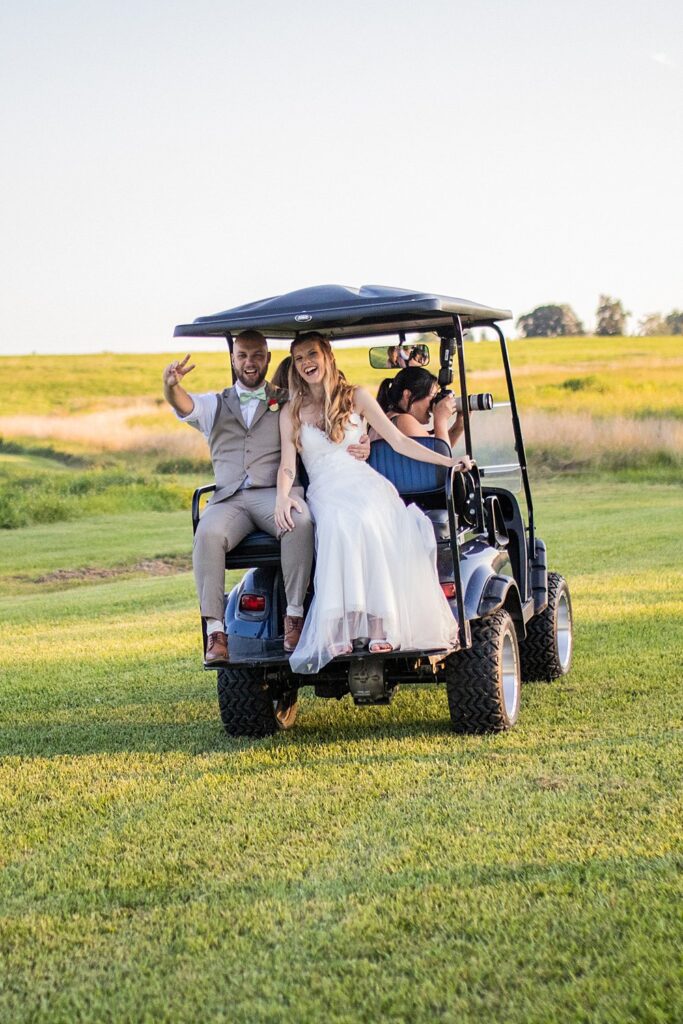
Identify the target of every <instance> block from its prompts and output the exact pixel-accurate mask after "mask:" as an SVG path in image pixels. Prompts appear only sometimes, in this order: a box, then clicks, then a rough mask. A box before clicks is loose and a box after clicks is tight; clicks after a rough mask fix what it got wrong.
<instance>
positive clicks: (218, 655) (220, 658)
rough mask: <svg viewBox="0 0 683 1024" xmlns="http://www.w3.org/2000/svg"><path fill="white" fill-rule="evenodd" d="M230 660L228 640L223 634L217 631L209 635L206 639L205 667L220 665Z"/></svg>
mask: <svg viewBox="0 0 683 1024" xmlns="http://www.w3.org/2000/svg"><path fill="white" fill-rule="evenodd" d="M229 660H230V658H229V655H228V638H227V636H226V635H225V633H221V632H219V631H218V630H217V631H216V632H215V633H209V635H208V636H207V638H206V654H205V655H204V664H205V665H222V664H223V663H224V662H226V663H227V662H228V661H229Z"/></svg>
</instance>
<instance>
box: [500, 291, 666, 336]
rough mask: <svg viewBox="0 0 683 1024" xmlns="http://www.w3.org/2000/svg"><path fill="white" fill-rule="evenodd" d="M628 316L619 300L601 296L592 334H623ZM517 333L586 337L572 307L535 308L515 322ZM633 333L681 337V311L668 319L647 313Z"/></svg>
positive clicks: (523, 334)
mask: <svg viewBox="0 0 683 1024" xmlns="http://www.w3.org/2000/svg"><path fill="white" fill-rule="evenodd" d="M630 315H631V314H630V313H629V312H628V311H627V310H625V309H624V306H623V303H622V302H621V300H620V299H613V298H612V297H611V296H610V295H601V296H600V299H599V301H598V308H597V309H596V311H595V330H594V332H593V333H594V334H599V335H603V336H609V335H620V334H626V320H627V319H628V317H630ZM517 330H518V331H519V332H520V334H521V336H522V337H523V338H559V337H570V336H572V335H574V336H576V335H581V334H586V331H585V329H584V326H583V323H582V322H581V320H579V318H578V316H577V315H576V313H575V312H574V310H573V309H572V307H571V306H568V305H567V304H563V305H554V304H551V305H547V306H537V307H536V309H532V310H531V312H530V313H524V314H523V315H522V316H520V318H519V319H518V320H517ZM636 334H639V335H641V336H642V337H654V336H656V335H661V334H683V311H681V310H678V309H674V310H672V311H671V313H669V315H668V316H662V314H661V313H648V314H647V315H646V316H644V317H643V318H642V320H640V321H639V322H638V328H637V331H636Z"/></svg>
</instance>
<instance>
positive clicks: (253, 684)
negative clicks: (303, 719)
mask: <svg viewBox="0 0 683 1024" xmlns="http://www.w3.org/2000/svg"><path fill="white" fill-rule="evenodd" d="M297 697H298V692H297V689H296V687H292V688H291V689H288V690H284V691H282V692H280V693H279V694H278V695H277V697H274V696H273V694H272V693H271V690H270V687H269V686H268V683H267V681H266V676H265V672H264V671H263V669H258V668H250V667H249V666H246V665H244V666H229V667H227V668H222V669H219V671H218V707H219V709H220V713H221V720H222V722H223V725H224V726H225V731H226V732H227V733H228V735H230V736H252V737H262V736H272V735H273V733H276V732H279V730H280V729H291V727H292V726H293V725H294V722H295V721H296V715H297V711H298V704H297Z"/></svg>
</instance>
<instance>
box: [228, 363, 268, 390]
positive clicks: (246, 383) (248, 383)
mask: <svg viewBox="0 0 683 1024" xmlns="http://www.w3.org/2000/svg"><path fill="white" fill-rule="evenodd" d="M267 373H268V367H266V368H265V370H264V371H263V373H262V374H261V376H260V377H258V378H253V379H252V380H246V379H245V378H244V377H243V376H242V374H241V373H240V372H239V371H238V370H235V378H236V379H237V380H238V381H239V382H240V384H241V385H242V387H243V388H246V389H247V391H255V390H256V388H260V387H261V385H262V384H263V382H264V380H265V379H266V375H267Z"/></svg>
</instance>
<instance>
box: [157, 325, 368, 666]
mask: <svg viewBox="0 0 683 1024" xmlns="http://www.w3.org/2000/svg"><path fill="white" fill-rule="evenodd" d="M189 359H190V357H189V355H188V356H186V357H185V359H183V360H182V361H178V360H176V361H175V362H173V363H171V364H170V365H169V366H167V367H166V368H165V370H164V372H163V378H162V379H163V385H164V397H165V398H166V400H167V402H168V403H169V404H170V405H171V406H172V408H173V409H174V410H175V412H176V415H177V416H178V417H179V418H180V419H182V420H183V421H184V422H186V423H189V424H190V425H191V426H193V427H195V428H196V429H198V430H200V431H201V432H202V433H203V434H204V436H205V437H206V439H207V441H208V443H209V450H210V453H211V461H212V463H213V469H214V475H215V478H216V491H215V493H214V494H213V495H212V497H211V500H210V501H209V503H208V505H207V507H206V509H205V511H204V514H203V515H202V517H201V519H200V521H199V527H198V528H197V533H196V534H195V540H194V550H193V555H192V562H193V566H194V574H195V582H196V584H197V594H198V596H199V609H200V613H201V615H202V617H203V618H204V619H205V620H206V634H207V647H206V655H205V663H206V664H207V665H219V664H224V663H226V662H227V661H228V660H229V652H228V644H227V637H226V635H225V627H224V623H223V603H224V591H225V554H226V552H227V551H231V550H232V549H233V548H234V547H236V546H237V545H238V544H239V543H240V541H241V540H243V539H244V538H245V537H246V536H247V534H249V533H252V532H253V531H254V530H263V531H264V532H266V533H269V534H271V535H272V536H273V537H276V536H277V535H278V531H277V527H276V525H275V518H274V512H275V495H276V483H277V471H278V467H279V465H280V416H279V412H280V406H281V404H283V402H284V401H285V400H286V397H287V396H286V394H283V393H282V392H277V391H276V390H275V389H274V388H272V387H271V385H269V384H267V383H266V373H267V372H268V364H269V362H270V352H269V351H268V345H267V342H266V339H265V338H264V336H263V335H262V334H261V333H260V332H259V331H243V332H242V334H239V335H238V336H237V337H236V338H235V340H234V342H233V351H232V366H233V370H234V373H235V377H236V383H235V386H234V387H231V388H226V389H225V390H224V391H222V392H221V393H220V394H215V393H209V394H202V395H198V394H189V393H188V392H187V391H185V390H184V388H183V387H182V386H181V381H182V380H183V378H184V377H185V376H186V374H188V373H190V371H191V370H193V369H194V364H193V365H191V366H188V365H187V364H188V361H189ZM350 450H351V449H350ZM369 450H370V447H369V444H368V443H367V442H366V443H364V444H361V445H358V446H356V450H355V451H354V452H353V454H355V455H356V456H357V457H358V458H367V455H368V453H369ZM290 497H291V507H290V517H291V521H292V523H293V527H294V528H293V529H291V530H289V531H288V532H286V533H284V534H282V536H281V544H280V551H281V558H282V575H283V578H284V585H285V594H286V597H287V612H286V615H285V628H284V633H285V635H284V648H285V650H286V651H293V650H294V648H295V647H296V645H297V643H298V642H299V637H300V635H301V629H302V627H303V614H304V597H305V594H306V589H307V587H308V581H309V578H310V574H311V564H312V561H313V524H312V522H311V516H310V513H309V511H308V506H307V505H306V502H305V501H304V496H303V488H301V487H300V486H294V487H292V490H291V494H290Z"/></svg>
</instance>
